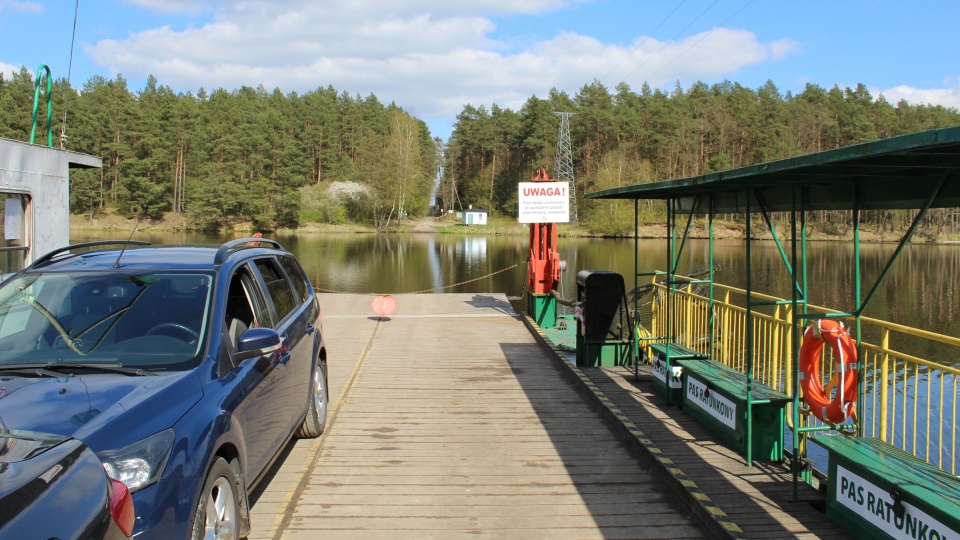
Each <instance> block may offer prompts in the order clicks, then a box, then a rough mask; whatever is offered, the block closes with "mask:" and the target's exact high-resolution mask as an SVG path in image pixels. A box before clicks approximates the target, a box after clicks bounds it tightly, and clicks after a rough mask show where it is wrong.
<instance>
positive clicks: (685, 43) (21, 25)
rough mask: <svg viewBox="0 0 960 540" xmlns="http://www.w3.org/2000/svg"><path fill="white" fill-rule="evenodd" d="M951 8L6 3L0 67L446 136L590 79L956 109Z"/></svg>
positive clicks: (957, 68)
mask: <svg viewBox="0 0 960 540" xmlns="http://www.w3.org/2000/svg"><path fill="white" fill-rule="evenodd" d="M75 16H76V37H75V39H74V37H73V28H74V18H75ZM957 20H960V3H957V2H955V1H948V0H942V1H933V0H913V1H910V2H907V1H904V0H900V1H893V0H839V1H838V0H829V1H828V0H806V1H804V2H798V1H784V0H780V1H771V0H655V1H654V0H335V1H334V0H242V1H241V0H232V1H231V0H96V1H93V0H0V72H3V73H4V76H5V77H9V76H10V73H12V72H13V71H15V70H19V69H20V68H21V67H22V66H26V67H27V68H28V70H29V71H30V72H31V73H35V72H36V70H37V67H38V66H39V65H40V64H47V65H49V66H50V68H51V70H52V71H53V76H54V77H55V78H62V77H67V76H68V75H69V78H70V81H71V84H72V85H73V86H74V87H75V88H81V89H82V88H83V85H84V83H85V82H86V81H88V80H89V79H90V77H92V76H94V75H101V76H103V77H106V78H111V79H112V78H114V77H116V76H117V75H122V76H123V77H124V78H125V79H126V80H127V83H128V87H129V88H130V90H131V91H133V92H137V91H138V90H140V89H142V88H143V86H144V83H145V81H146V79H147V77H148V76H149V75H151V74H152V75H154V76H155V77H156V78H157V80H158V81H159V83H160V84H162V85H166V86H169V87H170V88H172V89H173V90H174V91H175V92H194V93H196V92H197V91H198V90H199V89H200V88H204V89H206V90H207V91H210V90H212V89H215V88H225V89H227V90H233V89H236V88H239V87H241V86H251V87H257V86H259V85H263V86H264V87H265V88H266V89H267V90H273V89H274V88H279V89H280V90H281V91H282V92H284V93H289V92H294V91H295V92H299V93H304V92H309V91H311V90H315V89H317V88H321V87H322V88H326V87H327V86H333V87H334V88H335V89H336V90H337V91H339V92H344V91H346V92H348V93H350V94H351V95H361V96H367V95H369V94H371V93H372V94H374V95H376V96H377V98H378V99H379V100H380V101H381V102H382V103H390V102H394V103H396V104H397V105H399V106H400V107H402V108H403V109H405V110H406V111H407V112H409V113H410V114H412V115H413V116H416V117H417V118H420V119H421V120H423V121H425V122H426V123H427V125H428V126H429V127H430V130H431V133H433V135H434V136H439V137H441V138H443V139H447V138H449V136H450V134H451V131H452V129H453V126H454V123H455V121H456V116H457V114H458V113H460V112H461V111H462V110H463V107H464V106H465V105H467V104H470V105H473V106H476V107H479V106H481V105H482V106H486V107H487V108H488V109H489V108H490V107H491V106H492V105H493V104H497V105H499V106H500V107H502V108H509V109H513V110H519V109H520V108H521V107H522V105H523V103H524V102H526V101H527V100H528V99H529V98H530V97H531V96H537V97H547V95H548V93H549V91H550V90H551V89H552V88H556V89H558V90H561V91H565V92H567V93H568V94H570V95H571V96H573V95H575V94H576V93H577V92H578V91H579V90H580V89H581V88H583V87H584V86H586V85H589V84H591V83H592V82H594V81H599V82H600V83H601V84H602V85H604V86H605V87H607V88H608V89H609V90H610V91H611V92H614V91H615V88H616V86H617V85H618V84H620V83H621V82H624V83H626V84H628V85H629V86H630V88H632V89H634V90H637V91H638V90H639V89H640V87H641V85H642V84H643V83H644V82H647V83H649V84H650V85H651V86H652V87H656V88H662V89H664V90H668V91H670V90H672V89H673V88H674V87H675V86H676V84H677V83H678V82H679V84H680V85H681V86H682V87H684V88H689V86H690V85H691V84H692V83H694V82H696V81H703V82H705V83H707V84H713V83H717V82H720V81H724V80H730V81H733V82H737V83H740V84H741V85H743V86H747V87H750V88H758V87H760V86H762V85H763V84H764V83H766V81H768V80H771V81H773V83H774V84H776V86H777V87H778V88H779V89H780V91H781V92H783V93H785V92H787V91H791V92H794V93H797V92H800V91H802V90H803V88H804V86H805V85H806V84H807V83H813V84H817V85H819V86H821V87H823V88H827V89H829V88H830V87H832V86H834V85H838V86H840V88H845V87H855V86H856V85H857V84H859V83H863V84H865V85H866V86H867V88H869V89H870V91H871V93H872V95H873V96H874V98H877V97H879V95H880V94H882V95H883V96H884V97H885V98H886V99H887V101H889V102H891V103H897V102H899V101H900V100H901V99H905V100H907V101H908V102H910V103H913V104H938V105H944V106H948V107H953V108H960V54H958V53H960V41H958V40H957V37H956V21H957ZM71 45H73V55H72V62H71ZM573 121H575V120H573Z"/></svg>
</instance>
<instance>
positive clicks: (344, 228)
mask: <svg viewBox="0 0 960 540" xmlns="http://www.w3.org/2000/svg"><path fill="white" fill-rule="evenodd" d="M134 226H136V228H137V230H140V231H147V230H152V231H156V232H179V231H189V230H192V227H191V226H190V223H189V222H188V221H187V219H186V218H185V217H184V216H183V215H175V214H169V215H166V216H164V217H163V218H162V219H157V220H152V219H145V220H143V221H141V222H140V223H139V225H138V224H137V220H136V219H127V218H125V217H123V216H120V215H117V214H103V215H100V216H97V217H95V218H92V219H91V218H90V217H89V216H82V215H71V216H70V230H72V231H82V232H90V231H126V232H129V231H132V230H133V228H134ZM231 232H236V233H250V234H253V233H254V232H256V231H255V229H254V228H253V226H252V225H251V224H250V223H240V224H237V225H236V226H235V227H233V229H232V231H231ZM275 232H277V233H280V234H303V235H310V234H374V233H376V232H377V230H376V229H375V228H374V227H371V226H367V225H358V224H344V225H331V224H326V223H308V224H304V225H302V226H301V227H299V228H297V229H294V230H279V231H275ZM391 232H401V233H437V234H452V235H476V236H525V235H527V234H528V229H527V226H526V225H522V224H519V223H517V222H516V220H514V219H510V218H491V219H490V220H489V222H488V224H487V225H483V226H477V225H463V224H461V223H460V222H458V221H456V220H454V219H452V218H441V219H433V218H416V219H411V220H407V221H404V222H403V223H401V224H400V225H399V226H398V227H396V228H395V229H393V231H391ZM557 232H558V235H559V236H561V237H568V238H570V237H574V238H575V237H596V238H603V237H609V235H605V234H603V233H600V232H597V231H592V230H590V229H589V228H587V227H583V226H578V225H576V224H569V223H561V224H559V227H558V230H557ZM639 235H640V237H641V238H666V236H667V229H666V226H665V225H663V224H647V225H641V226H640V229H639ZM754 235H755V238H758V239H769V238H771V235H770V233H769V231H766V230H762V229H761V228H760V227H757V228H756V229H755V233H754ZM902 235H903V231H893V232H890V231H887V232H883V233H880V234H877V233H876V232H875V231H872V230H864V229H861V231H860V239H861V240H862V241H864V242H897V241H899V240H900V237H901V236H902ZM690 237H691V238H707V231H706V230H705V228H704V227H703V224H702V223H700V224H696V226H695V227H693V228H692V230H691V233H690ZM743 237H744V228H743V225H742V224H739V223H727V222H721V221H717V222H715V223H714V238H717V239H735V238H743ZM807 237H808V239H809V240H828V241H829V240H834V241H850V240H852V239H853V232H852V230H847V231H845V232H843V233H836V234H828V233H826V232H823V231H817V230H812V231H810V232H809V234H808V236H807ZM914 242H918V243H923V242H928V243H944V244H952V243H960V235H943V236H941V237H939V238H934V237H933V236H932V235H930V234H925V233H924V232H923V231H921V232H919V233H918V234H917V236H916V237H915V238H914Z"/></svg>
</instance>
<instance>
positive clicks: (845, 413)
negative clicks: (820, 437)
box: [800, 319, 857, 424]
mask: <svg viewBox="0 0 960 540" xmlns="http://www.w3.org/2000/svg"><path fill="white" fill-rule="evenodd" d="M824 342H826V343H829V344H830V347H831V348H832V349H833V358H834V362H835V365H836V366H837V367H836V369H835V371H834V374H833V376H832V377H831V378H830V382H828V383H827V386H826V388H824V387H823V385H822V384H821V383H820V356H821V354H820V353H821V352H822V351H823V344H824ZM838 379H839V380H838ZM838 383H839V384H838ZM800 387H801V388H802V389H803V399H804V401H806V402H807V406H809V407H810V412H811V413H813V415H814V416H816V417H817V418H819V419H820V420H821V421H823V422H826V423H828V424H839V423H841V422H843V421H844V420H846V419H847V418H848V417H851V416H854V415H856V410H857V346H856V344H855V343H854V342H853V338H851V337H850V334H847V331H846V330H845V329H844V328H843V323H842V322H839V321H834V320H831V319H820V320H818V321H817V322H816V324H811V325H810V326H808V327H807V329H806V331H804V333H803V343H802V344H801V345H800ZM834 387H836V392H834V395H833V399H831V398H830V393H831V391H833V389H834Z"/></svg>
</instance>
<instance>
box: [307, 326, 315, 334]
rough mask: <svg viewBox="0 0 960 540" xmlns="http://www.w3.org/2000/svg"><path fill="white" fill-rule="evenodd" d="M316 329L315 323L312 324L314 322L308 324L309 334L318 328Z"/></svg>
mask: <svg viewBox="0 0 960 540" xmlns="http://www.w3.org/2000/svg"><path fill="white" fill-rule="evenodd" d="M316 329H317V327H316V326H314V325H312V324H308V325H307V334H312V333H313V331H314V330H316Z"/></svg>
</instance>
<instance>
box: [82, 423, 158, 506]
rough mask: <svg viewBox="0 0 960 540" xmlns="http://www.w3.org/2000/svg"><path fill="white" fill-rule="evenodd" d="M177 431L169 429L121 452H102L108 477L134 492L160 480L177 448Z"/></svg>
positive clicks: (120, 450) (100, 454)
mask: <svg viewBox="0 0 960 540" xmlns="http://www.w3.org/2000/svg"><path fill="white" fill-rule="evenodd" d="M173 438H174V435H173V430H172V429H167V430H164V431H161V432H160V433H157V434H155V435H151V436H149V437H147V438H146V439H143V440H141V441H137V442H135V443H133V444H131V445H130V446H127V447H124V448H120V449H118V450H105V451H103V452H99V453H98V454H97V457H99V458H100V461H102V462H103V468H104V470H106V471H107V475H108V476H110V478H113V479H114V480H118V481H120V482H123V483H124V484H126V486H127V488H128V489H129V490H130V493H133V492H135V491H139V490H141V489H143V488H145V487H147V486H149V485H150V484H153V483H154V482H156V481H157V480H159V479H160V475H161V474H163V468H164V466H165V465H166V464H167V458H169V457H170V450H171V449H172V448H173Z"/></svg>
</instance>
